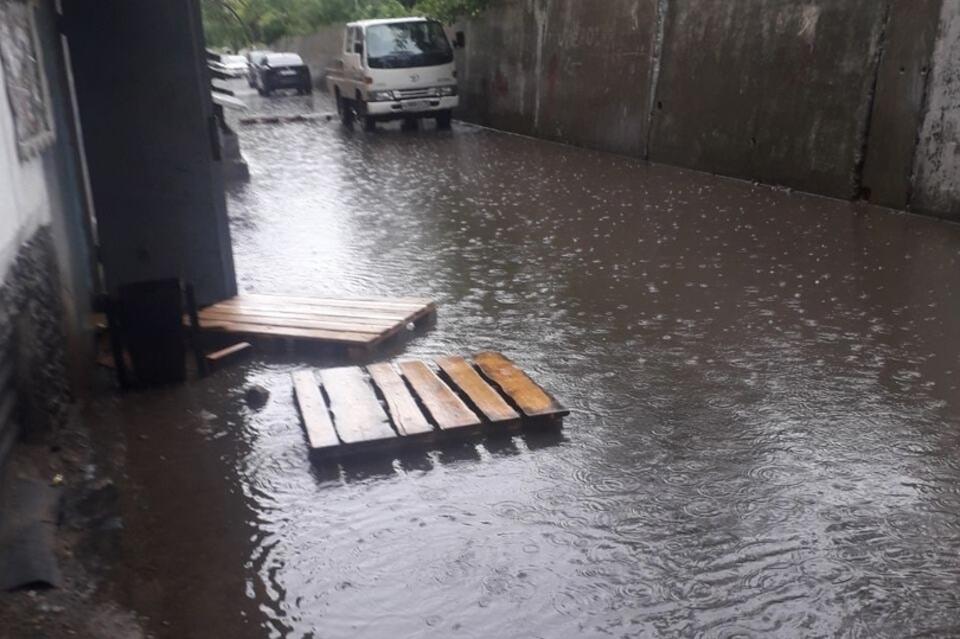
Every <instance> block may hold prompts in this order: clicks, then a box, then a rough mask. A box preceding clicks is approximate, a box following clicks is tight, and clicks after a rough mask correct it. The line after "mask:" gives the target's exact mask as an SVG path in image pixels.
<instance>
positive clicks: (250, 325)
mask: <svg viewBox="0 0 960 639" xmlns="http://www.w3.org/2000/svg"><path fill="white" fill-rule="evenodd" d="M435 315H436V306H435V305H434V303H433V302H432V301H430V300H425V299H413V298H395V299H336V298H319V297H318V298H314V297H294V296H278V295H240V296H237V297H234V298H231V299H229V300H225V301H223V302H219V303H217V304H214V305H212V306H208V307H207V308H205V309H203V310H201V311H200V313H199V318H200V328H201V330H203V331H204V332H220V333H229V334H235V335H240V336H246V337H270V338H286V339H290V340H295V341H300V340H303V341H310V342H322V343H328V344H336V345H341V346H347V347H350V348H355V349H359V350H361V351H369V350H371V349H373V348H374V347H376V346H377V345H378V344H380V343H381V342H383V341H385V340H387V339H389V338H391V337H393V336H394V335H396V334H398V333H400V332H401V331H403V330H405V327H406V326H407V325H408V324H415V325H416V324H417V323H420V322H423V321H424V320H428V319H432V318H433V316H435Z"/></svg>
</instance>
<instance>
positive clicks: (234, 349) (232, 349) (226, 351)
mask: <svg viewBox="0 0 960 639" xmlns="http://www.w3.org/2000/svg"><path fill="white" fill-rule="evenodd" d="M252 349H253V346H252V345H251V344H250V342H238V343H236V344H234V345H233V346H228V347H226V348H221V349H220V350H219V351H214V352H213V353H208V354H207V356H206V358H205V359H206V360H207V363H208V364H210V365H211V366H218V365H220V364H222V363H224V362H225V361H227V360H229V359H231V358H234V357H239V356H240V355H242V354H244V353H248V352H249V351H250V350H252Z"/></svg>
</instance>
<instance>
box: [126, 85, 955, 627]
mask: <svg viewBox="0 0 960 639" xmlns="http://www.w3.org/2000/svg"><path fill="white" fill-rule="evenodd" d="M243 97H244V99H246V100H247V101H248V102H249V103H250V104H251V110H252V111H256V112H260V111H267V110H272V111H281V112H283V111H285V112H288V113H297V112H302V111H309V110H311V109H315V110H317V111H320V112H325V111H329V110H330V105H329V103H328V102H327V101H326V100H325V99H324V98H323V97H322V96H319V95H317V96H313V97H306V98H294V97H280V98H272V99H261V98H257V97H256V96H252V95H250V96H246V95H245V96H243ZM239 130H240V133H241V140H242V145H243V150H244V153H245V154H246V157H247V159H248V160H249V163H250V167H251V173H252V179H251V181H250V182H249V184H245V185H240V186H237V187H234V188H232V189H231V191H230V193H229V205H230V212H231V217H232V233H233V241H234V245H235V256H236V264H237V273H238V278H239V286H240V289H241V290H242V291H244V292H258V293H281V294H297V295H329V296H333V295H342V296H360V295H364V296H372V295H385V296H424V297H432V298H434V299H435V300H436V301H437V303H438V306H439V318H438V322H437V324H436V326H435V327H433V328H432V329H431V330H429V331H427V332H425V333H422V334H417V335H413V336H411V339H410V340H409V341H408V342H407V343H406V344H404V346H403V349H402V350H403V354H405V355H410V356H417V357H429V356H434V355H439V354H442V353H470V352H474V351H478V350H481V349H496V350H501V351H503V352H505V353H507V354H508V355H509V356H510V357H512V358H514V359H515V360H516V361H518V362H519V363H521V364H522V365H523V366H524V367H526V368H528V369H530V370H532V371H533V372H534V374H535V377H536V378H538V379H539V380H540V381H542V382H543V384H544V385H545V386H546V387H548V388H549V389H551V390H552V391H553V392H554V393H555V394H556V395H557V396H558V397H559V398H560V399H561V401H563V402H564V403H566V404H567V405H568V406H569V407H570V408H571V410H572V414H571V416H570V417H569V418H568V419H567V420H566V428H565V431H564V435H563V437H562V438H559V439H557V438H552V439H551V438H547V439H544V438H529V437H523V436H520V437H516V438H514V439H512V440H506V441H497V442H488V443H482V444H479V445H471V446H466V447H462V448H452V449H444V450H435V451H429V452H427V453H424V454H422V455H412V456H408V457H403V458H398V459H393V458H388V459H383V460H380V461H374V462H369V463H366V462H365V463H359V464H351V465H349V466H347V467H338V466H333V467H326V468H321V467H319V466H316V465H313V464H311V463H310V461H309V459H308V455H307V446H306V442H305V440H304V434H303V431H302V428H301V426H300V423H299V420H298V418H297V413H296V410H295V408H294V405H293V403H292V393H291V382H290V378H289V373H290V371H292V370H295V369H297V368H300V367H303V366H308V365H313V366H318V367H319V366H323V365H328V364H329V362H324V361H322V360H315V359H310V358H298V357H296V356H289V355H288V356H284V357H280V356H274V355H270V354H264V355H261V356H258V357H257V358H256V359H254V360H253V361H251V362H249V363H246V364H243V365H240V366H236V367H232V368H230V369H228V370H225V371H223V372H221V373H218V374H216V375H214V376H213V377H211V378H209V379H207V380H204V381H203V382H201V383H199V384H196V385H192V386H190V387H188V388H182V389H173V390H164V391H157V392H151V393H144V394H137V395H131V396H129V397H127V398H124V399H123V400H121V401H120V402H119V403H117V404H114V405H112V406H111V408H110V412H112V413H113V414H114V416H120V417H122V418H123V419H124V420H125V421H126V423H127V431H128V440H129V452H128V472H129V473H130V475H131V481H132V483H133V484H134V485H135V486H137V488H136V490H134V491H133V494H132V495H129V496H127V497H126V501H127V504H126V507H127V510H128V513H129V514H128V517H127V522H128V523H127V527H128V534H127V537H128V540H127V541H126V542H125V558H126V561H127V564H128V566H129V569H128V575H127V580H128V591H129V592H128V594H129V597H130V599H131V601H132V602H133V604H134V605H135V606H136V607H137V608H138V609H139V610H141V611H142V612H144V614H149V615H151V628H152V629H153V630H154V631H155V632H157V633H159V634H168V635H169V636H177V637H188V636H191V637H208V636H250V637H261V636H262V637H324V638H339V637H344V638H353V637H411V638H416V637H478V638H481V637H482V638H491V637H549V638H554V637H606V636H614V637H633V636H658V635H659V636H698V637H725V636H758V635H767V636H837V635H842V636H853V637H881V636H887V637H902V636H908V635H924V636H927V635H931V636H955V635H957V634H960V393H958V388H957V387H958V380H960V360H958V353H960V297H958V288H960V263H958V260H960V227H958V226H956V225H950V224H946V223H943V222H939V221H936V220H932V219H924V218H920V217H915V216H910V215H905V214H899V213H895V212H892V211H887V210H883V209H879V208H875V207H870V206H865V205H859V204H851V203H848V202H841V201H835V200H830V199H824V198H820V197H814V196H809V195H804V194H800V193H791V192H788V191H786V190H780V189H774V188H769V187H765V186H756V185H752V184H749V183H745V182H739V181H733V180H727V179H722V178H717V177H713V176H709V175H703V174H698V173H692V172H688V171H683V170H678V169H674V168H667V167H658V166H650V165H647V164H645V163H642V162H639V161H635V160H633V159H629V158H624V157H618V156H615V155H608V154H603V153H596V152H592V151H587V150H581V149H576V148H571V147H565V146H561V145H556V144H550V143H545V142H541V141H537V140H531V139H526V138H522V137H516V136H511V135H506V134H503V133H499V132H495V131H489V130H484V129H480V128H475V127H470V126H466V125H456V126H455V127H454V131H453V132H451V133H443V132H437V131H435V130H433V127H432V124H431V125H430V126H428V127H426V128H425V129H424V130H422V131H420V132H416V133H409V132H406V133H405V132H401V131H400V130H399V128H398V127H396V126H390V127H384V128H383V129H382V130H381V131H380V132H378V133H376V134H367V133H363V132H362V131H359V130H357V131H352V132H351V131H347V130H344V129H342V128H341V127H340V126H339V125H338V124H336V122H318V123H295V124H283V125H259V126H244V127H239ZM391 355H397V353H396V352H394V353H391ZM251 383H257V384H262V385H264V386H266V387H267V388H269V389H270V390H271V399H270V402H269V403H268V404H267V406H266V407H265V408H264V409H262V410H260V411H254V410H252V409H249V408H247V407H246V406H245V405H244V404H243V402H242V400H241V396H242V392H243V388H244V387H245V386H246V385H248V384H251ZM141 435H143V437H141Z"/></svg>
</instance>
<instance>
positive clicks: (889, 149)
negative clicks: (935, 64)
mask: <svg viewBox="0 0 960 639" xmlns="http://www.w3.org/2000/svg"><path fill="white" fill-rule="evenodd" d="M942 3H943V0H895V2H894V3H893V5H892V7H891V10H890V17H889V19H888V20H887V28H886V32H885V35H884V38H883V56H882V58H881V61H880V65H879V68H878V70H877V84H876V90H875V95H874V100H873V109H872V111H871V115H870V130H869V134H868V136H867V150H866V155H865V157H864V167H863V174H862V176H861V187H862V189H863V192H864V194H867V193H869V197H870V200H871V201H873V202H875V203H877V204H882V205H883V206H890V207H893V208H900V209H902V208H905V207H906V206H907V205H908V204H909V202H910V192H911V180H912V176H913V163H914V154H915V151H916V146H917V131H918V129H919V127H920V123H921V121H922V119H923V107H924V99H925V95H926V87H927V78H928V77H929V69H930V59H931V55H932V54H933V46H934V42H935V40H936V38H937V30H938V25H939V14H940V7H941V5H942Z"/></svg>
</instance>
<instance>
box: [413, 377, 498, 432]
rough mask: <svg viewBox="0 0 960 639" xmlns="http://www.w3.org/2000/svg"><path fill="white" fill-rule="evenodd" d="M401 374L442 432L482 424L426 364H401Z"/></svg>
mask: <svg viewBox="0 0 960 639" xmlns="http://www.w3.org/2000/svg"><path fill="white" fill-rule="evenodd" d="M400 370H401V371H402V372H403V374H404V376H405V377H406V378H407V381H408V382H410V386H411V387H413V390H414V392H416V394H417V396H419V397H420V401H422V402H423V404H424V406H426V408H427V410H428V411H429V412H430V416H431V417H433V420H434V421H435V422H436V423H437V426H439V427H440V428H441V429H442V430H453V429H457V428H466V427H470V426H479V425H480V424H481V423H482V421H481V420H480V418H479V417H477V415H476V414H475V413H474V412H473V411H472V410H470V409H469V408H468V407H467V405H466V404H464V403H463V400H462V399H460V398H459V397H457V394H456V393H454V392H453V391H452V390H450V388H449V387H448V386H447V385H446V384H444V383H443V381H442V380H441V379H440V378H439V377H437V374H436V373H434V372H433V370H431V369H430V367H429V366H427V365H426V364H425V363H423V362H420V361H407V362H401V363H400Z"/></svg>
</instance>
